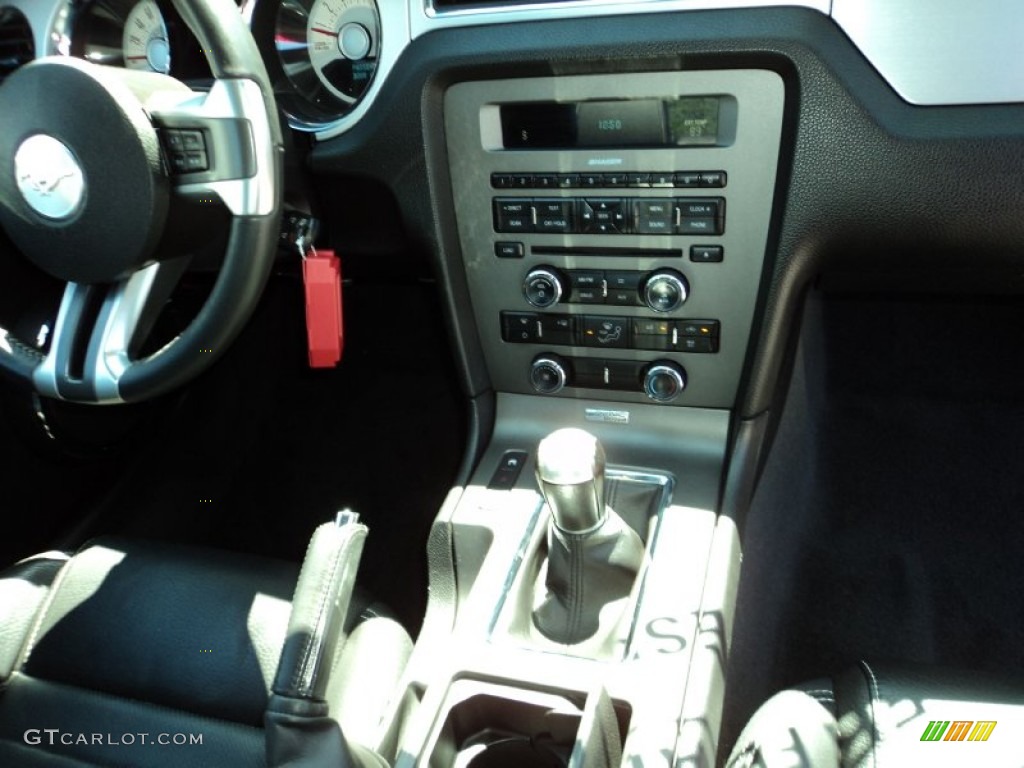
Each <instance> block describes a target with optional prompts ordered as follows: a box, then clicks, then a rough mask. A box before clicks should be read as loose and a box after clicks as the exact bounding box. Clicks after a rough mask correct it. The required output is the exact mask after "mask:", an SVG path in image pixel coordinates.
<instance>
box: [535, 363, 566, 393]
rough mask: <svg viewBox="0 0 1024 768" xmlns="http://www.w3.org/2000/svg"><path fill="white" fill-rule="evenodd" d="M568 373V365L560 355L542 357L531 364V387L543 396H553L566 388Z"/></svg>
mask: <svg viewBox="0 0 1024 768" xmlns="http://www.w3.org/2000/svg"><path fill="white" fill-rule="evenodd" d="M568 371H569V365H568V363H566V362H565V361H564V360H563V359H562V358H561V357H559V356H558V355H540V356H538V357H536V358H534V360H533V363H531V364H530V385H531V386H532V387H533V388H534V390H536V391H537V392H540V393H541V394H542V395H553V394H555V393H556V392H560V391H562V389H564V388H565V385H566V384H567V383H568V380H569V373H568Z"/></svg>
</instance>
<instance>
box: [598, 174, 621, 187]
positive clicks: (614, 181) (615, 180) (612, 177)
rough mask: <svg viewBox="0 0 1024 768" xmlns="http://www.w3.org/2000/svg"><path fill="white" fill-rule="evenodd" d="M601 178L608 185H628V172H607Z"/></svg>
mask: <svg viewBox="0 0 1024 768" xmlns="http://www.w3.org/2000/svg"><path fill="white" fill-rule="evenodd" d="M601 178H602V181H603V182H604V186H606V187H624V186H626V174H624V173H606V174H604V175H603V176H602V177H601Z"/></svg>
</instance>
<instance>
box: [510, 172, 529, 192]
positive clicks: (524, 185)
mask: <svg viewBox="0 0 1024 768" xmlns="http://www.w3.org/2000/svg"><path fill="white" fill-rule="evenodd" d="M532 186H533V176H532V175H531V174H529V173H514V174H512V187H513V188H514V189H529V188H530V187H532Z"/></svg>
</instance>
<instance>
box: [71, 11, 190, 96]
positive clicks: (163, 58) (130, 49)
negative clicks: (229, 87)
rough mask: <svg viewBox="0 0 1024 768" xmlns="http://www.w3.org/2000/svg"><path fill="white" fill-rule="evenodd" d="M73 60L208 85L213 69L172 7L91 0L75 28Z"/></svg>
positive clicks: (76, 21)
mask: <svg viewBox="0 0 1024 768" xmlns="http://www.w3.org/2000/svg"><path fill="white" fill-rule="evenodd" d="M70 53H71V55H72V56H81V57H82V58H84V59H86V60H88V61H91V62H93V63H95V64H106V65H109V66H117V67H126V68H128V69H135V70H141V71H146V72H158V73H160V74H164V75H173V76H174V77H177V78H178V79H181V80H196V79H205V78H208V77H209V76H210V69H209V66H208V65H207V64H206V59H205V57H204V56H203V52H202V50H201V48H200V46H199V43H198V41H197V40H196V39H195V37H194V36H193V35H192V33H191V32H190V31H189V29H188V27H187V26H186V25H185V23H184V22H183V21H182V20H181V18H180V17H179V16H178V14H177V12H176V11H175V10H174V7H173V5H172V4H171V3H170V2H164V1H163V0H160V1H159V2H158V0H93V2H88V3H83V4H81V5H80V6H79V8H78V10H77V11H76V12H75V15H74V18H73V21H72V23H71V45H70Z"/></svg>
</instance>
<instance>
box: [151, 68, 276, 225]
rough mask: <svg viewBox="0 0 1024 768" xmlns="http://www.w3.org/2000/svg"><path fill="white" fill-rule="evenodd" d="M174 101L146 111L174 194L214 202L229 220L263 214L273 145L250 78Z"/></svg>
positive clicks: (269, 205) (269, 200)
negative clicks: (166, 163) (158, 140)
mask: <svg viewBox="0 0 1024 768" xmlns="http://www.w3.org/2000/svg"><path fill="white" fill-rule="evenodd" d="M166 96H172V97H180V94H178V93H177V92H170V93H168V94H166ZM175 101H176V103H173V104H167V103H164V104H160V103H159V102H157V105H155V106H153V108H152V109H151V111H150V115H151V117H152V120H153V125H154V126H155V127H156V128H157V131H158V133H159V136H160V142H161V144H162V146H163V148H164V152H165V154H166V157H167V161H168V165H169V169H168V170H169V171H170V174H171V182H172V186H173V190H174V192H175V194H177V195H181V196H185V197H188V198H189V199H190V200H192V201H197V200H198V201H202V202H213V201H215V200H219V201H220V202H222V203H223V204H224V205H225V206H226V207H227V208H228V210H229V211H230V212H231V213H232V214H234V215H235V216H266V215H267V214H269V213H270V212H271V211H272V210H273V206H274V185H273V178H272V176H271V173H270V170H269V169H272V168H273V165H274V157H273V142H272V141H271V140H270V126H269V124H268V121H267V107H266V104H265V103H264V100H263V94H262V92H261V91H260V88H259V86H258V85H256V83H255V82H253V81H252V80H243V79H225V80H216V81H215V82H214V83H213V86H212V87H211V88H210V91H209V92H208V93H199V92H193V94H192V95H191V96H189V97H187V98H185V99H180V98H177V99H176V100H175Z"/></svg>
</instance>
